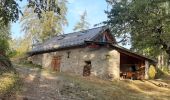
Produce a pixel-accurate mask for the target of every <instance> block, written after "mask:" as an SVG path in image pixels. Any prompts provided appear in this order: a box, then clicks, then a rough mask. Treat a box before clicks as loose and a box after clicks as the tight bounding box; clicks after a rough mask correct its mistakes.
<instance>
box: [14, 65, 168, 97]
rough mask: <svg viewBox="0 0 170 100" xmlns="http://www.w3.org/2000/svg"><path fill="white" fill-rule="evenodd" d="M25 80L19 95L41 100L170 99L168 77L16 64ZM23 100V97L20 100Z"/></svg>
mask: <svg viewBox="0 0 170 100" xmlns="http://www.w3.org/2000/svg"><path fill="white" fill-rule="evenodd" d="M17 70H18V72H19V73H20V76H21V77H22V79H23V81H24V86H23V91H22V92H21V93H20V95H19V97H22V98H28V99H31V100H32V99H33V100H34V99H35V100H36V99H37V98H41V99H43V100H56V99H57V100H58V99H59V100H169V98H170V76H167V77H166V78H164V79H159V80H135V81H132V80H121V81H113V82H111V81H107V80H101V79H98V78H94V77H81V76H76V75H72V74H66V73H56V72H51V71H47V70H44V69H37V68H36V69H35V68H32V67H27V68H26V67H23V66H22V65H21V66H20V67H19V66H18V67H17ZM21 100H22V99H21Z"/></svg>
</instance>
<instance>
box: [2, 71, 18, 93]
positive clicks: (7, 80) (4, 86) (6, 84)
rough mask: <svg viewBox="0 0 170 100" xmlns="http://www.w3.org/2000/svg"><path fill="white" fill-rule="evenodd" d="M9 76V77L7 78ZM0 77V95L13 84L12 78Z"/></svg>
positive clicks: (10, 76)
mask: <svg viewBox="0 0 170 100" xmlns="http://www.w3.org/2000/svg"><path fill="white" fill-rule="evenodd" d="M8 75H9V76H8ZM8 75H4V76H1V77H0V94H2V93H4V92H6V91H8V90H9V89H10V88H11V87H13V84H14V83H15V79H14V77H12V75H10V74H8Z"/></svg>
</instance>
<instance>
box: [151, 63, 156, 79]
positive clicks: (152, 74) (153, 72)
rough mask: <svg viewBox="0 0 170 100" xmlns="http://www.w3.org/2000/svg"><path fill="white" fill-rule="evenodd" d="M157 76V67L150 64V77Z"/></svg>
mask: <svg viewBox="0 0 170 100" xmlns="http://www.w3.org/2000/svg"><path fill="white" fill-rule="evenodd" d="M155 76H156V69H155V67H154V66H153V65H150V67H149V78H150V79H154V78H155Z"/></svg>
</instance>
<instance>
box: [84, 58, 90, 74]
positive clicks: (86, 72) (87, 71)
mask: <svg viewBox="0 0 170 100" xmlns="http://www.w3.org/2000/svg"><path fill="white" fill-rule="evenodd" d="M85 63H86V65H85V66H84V68H83V76H90V74H91V61H85Z"/></svg>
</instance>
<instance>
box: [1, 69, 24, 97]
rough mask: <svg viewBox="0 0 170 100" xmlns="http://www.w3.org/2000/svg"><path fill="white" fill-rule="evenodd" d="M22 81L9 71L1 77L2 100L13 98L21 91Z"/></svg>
mask: <svg viewBox="0 0 170 100" xmlns="http://www.w3.org/2000/svg"><path fill="white" fill-rule="evenodd" d="M20 86H21V84H20V79H19V76H18V74H16V73H14V72H13V71H7V72H4V73H2V75H0V99H5V100H8V98H11V97H12V98H13V97H14V96H15V94H16V93H17V91H19V89H20Z"/></svg>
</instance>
